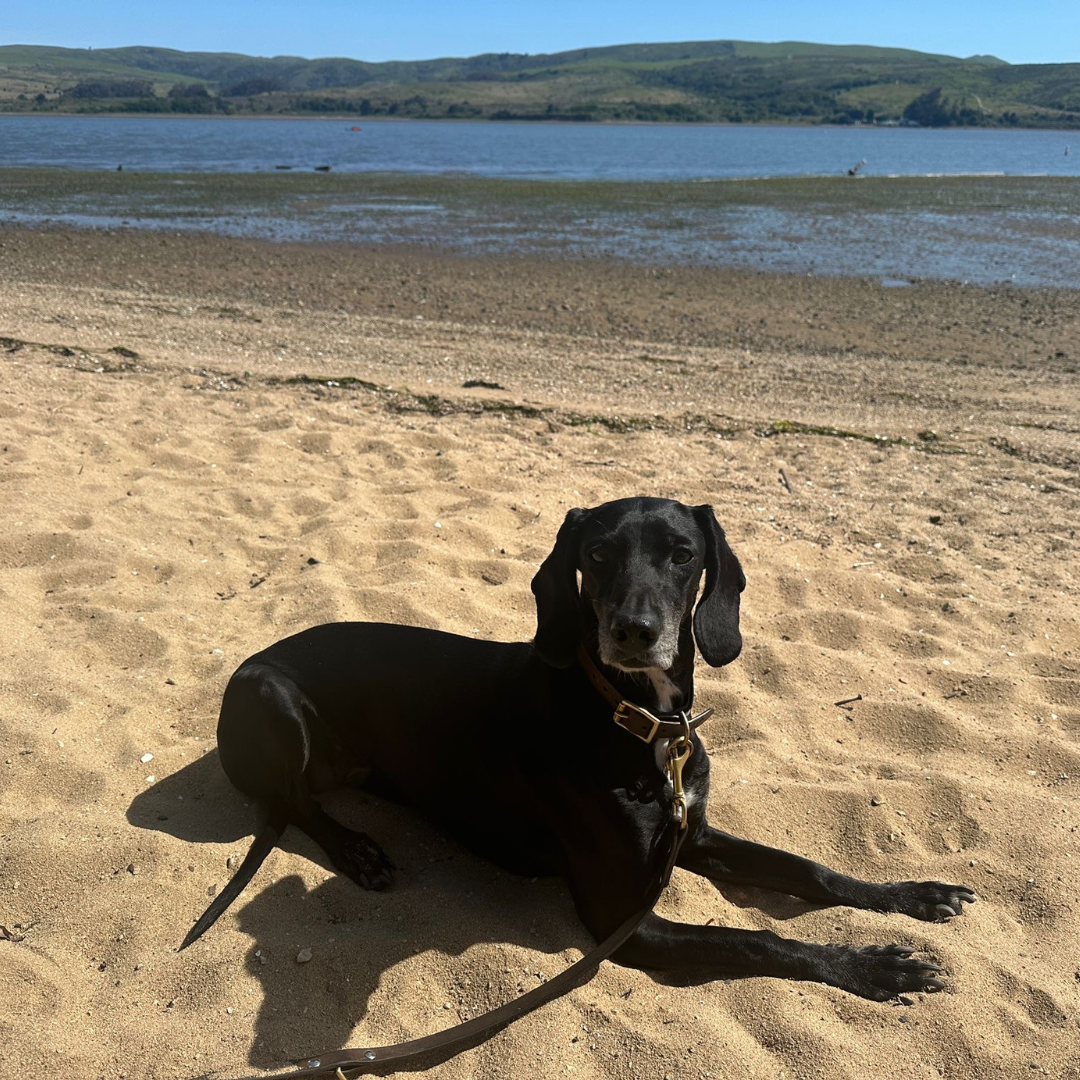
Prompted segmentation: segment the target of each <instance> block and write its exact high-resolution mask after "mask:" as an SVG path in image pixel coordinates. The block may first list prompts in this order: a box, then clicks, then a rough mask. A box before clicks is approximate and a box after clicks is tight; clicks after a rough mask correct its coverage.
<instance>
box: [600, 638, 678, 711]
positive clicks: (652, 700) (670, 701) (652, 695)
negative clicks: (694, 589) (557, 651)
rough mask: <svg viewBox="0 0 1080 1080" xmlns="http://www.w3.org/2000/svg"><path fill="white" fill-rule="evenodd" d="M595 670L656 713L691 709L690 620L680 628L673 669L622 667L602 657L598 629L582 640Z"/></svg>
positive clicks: (623, 693)
mask: <svg viewBox="0 0 1080 1080" xmlns="http://www.w3.org/2000/svg"><path fill="white" fill-rule="evenodd" d="M582 644H583V646H584V648H585V651H586V652H587V653H588V655H589V658H590V659H591V660H592V662H593V664H594V665H595V666H596V669H597V670H598V671H599V672H600V674H601V675H603V676H604V678H605V679H607V681H608V682H609V683H611V685H612V686H613V687H614V688H615V689H616V690H617V691H618V693H619V694H621V695H622V696H623V697H624V698H625V699H626V700H627V701H630V702H632V703H633V704H635V705H640V706H642V708H645V709H648V710H649V712H651V713H655V714H656V715H661V714H665V715H671V714H673V713H678V712H681V711H682V710H683V709H689V708H690V705H691V703H692V702H693V699H694V637H693V632H692V631H691V628H690V622H689V620H687V622H686V623H685V624H684V625H683V626H682V627H681V628H680V630H679V651H678V654H677V655H676V657H675V663H674V664H672V666H671V667H670V668H667V669H661V668H639V669H634V670H632V671H629V670H623V669H622V668H618V667H614V666H613V665H610V664H605V663H604V662H603V661H602V660H601V659H600V649H599V645H598V642H597V637H596V633H595V631H593V632H592V633H591V634H587V635H586V637H585V640H584V641H583V643H582Z"/></svg>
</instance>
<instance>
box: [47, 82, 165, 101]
mask: <svg viewBox="0 0 1080 1080" xmlns="http://www.w3.org/2000/svg"><path fill="white" fill-rule="evenodd" d="M153 92H154V85H153V83H150V82H147V81H146V80H145V79H107V80H106V79H97V80H93V81H89V82H80V83H76V84H75V85H74V86H73V87H71V89H70V90H65V91H64V97H72V98H77V99H82V100H85V99H86V98H139V97H149V96H150V95H151V94H153Z"/></svg>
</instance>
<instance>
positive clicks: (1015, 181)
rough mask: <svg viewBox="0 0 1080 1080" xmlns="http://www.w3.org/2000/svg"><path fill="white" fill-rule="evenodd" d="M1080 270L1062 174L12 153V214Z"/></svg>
mask: <svg viewBox="0 0 1080 1080" xmlns="http://www.w3.org/2000/svg"><path fill="white" fill-rule="evenodd" d="M3 221H8V222H12V223H18V224H41V223H47V222H53V223H62V224H66V225H71V226H75V227H81V228H115V227H130V228H139V229H183V230H199V231H209V232H216V233H221V234H224V235H230V236H244V237H255V238H263V239H268V240H274V241H285V240H300V241H321V242H326V241H331V242H346V243H368V244H395V243H398V244H416V245H427V246H438V247H444V248H448V249H451V250H455V251H462V252H470V253H476V254H483V253H491V254H514V253H520V254H542V255H549V256H552V257H562V258H565V257H571V258H614V259H623V260H629V261H635V262H643V263H687V264H699V265H715V266H731V267H741V268H750V269H758V270H768V271H781V272H790V273H811V274H823V275H858V276H870V277H877V278H882V279H889V280H890V281H897V282H906V281H910V280H911V279H913V278H939V279H954V280H960V281H966V282H972V283H977V284H984V285H988V284H999V283H1003V282H1006V283H1011V284H1015V285H1022V286H1057V287H1065V288H1080V258H1077V253H1078V252H1080V185H1077V184H1075V183H1074V182H1072V181H1071V180H1069V179H1066V178H1015V177H1014V178H1005V177H1002V178H971V179H957V178H953V179H948V180H942V179H927V178H903V179H888V178H867V179H860V180H849V179H847V178H842V179H841V178H835V179H786V180H785V179H778V180H728V181H717V182H713V183H710V184H701V183H686V182H683V183H677V182H670V183H659V184H658V183H631V182H621V183H617V182H579V181H554V182H553V181H518V180H490V179H484V178H467V177H466V178H462V177H422V176H421V177H417V176H402V175H400V174H374V173H367V174H352V175H342V174H329V175H327V174H317V173H306V174H300V173H293V172H271V173H262V174H246V175H244V174H207V173H200V174H193V173H186V174H146V173H138V172H135V171H125V172H123V173H116V172H115V171H109V172H89V171H74V170H66V169H37V170H30V169H6V170H0V222H3Z"/></svg>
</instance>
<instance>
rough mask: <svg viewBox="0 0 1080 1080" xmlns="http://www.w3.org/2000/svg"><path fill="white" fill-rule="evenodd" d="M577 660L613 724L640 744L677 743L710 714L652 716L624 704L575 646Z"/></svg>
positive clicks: (584, 649)
mask: <svg viewBox="0 0 1080 1080" xmlns="http://www.w3.org/2000/svg"><path fill="white" fill-rule="evenodd" d="M577 656H578V663H579V664H580V665H581V670H582V671H584V672H585V675H586V676H587V677H588V680H589V682H591V683H592V685H593V687H594V689H595V690H596V691H597V693H599V694H600V696H601V697H602V698H604V700H605V701H607V703H608V704H609V705H613V706H614V707H615V712H614V714H613V715H612V719H613V720H614V721H615V723H616V724H617V725H618V726H619V727H621V728H623V729H624V730H626V731H629V732H630V734H631V735H634V736H636V737H637V738H639V739H640V740H641V741H642V742H645V743H651V742H653V741H654V740H655V739H677V738H678V737H679V736H680V735H683V734H685V733H686V731H687V728H689V730H690V731H693V730H694V729H695V728H697V727H700V726H701V725H702V724H704V723H705V721H706V720H708V719H709V717H710V716H712V714H713V711H712V709H706V710H705V711H704V712H702V713H698V715H697V716H690V715H689V711H690V710H689V709H687V710H686V711H685V712H681V713H661V714H660V715H659V716H656V715H655V714H653V713H651V712H649V710H648V709H646V708H643V707H642V706H641V705H635V704H634V702H632V701H627V700H626V698H624V697H623V696H622V694H620V693H619V691H618V690H616V689H615V687H614V686H612V684H611V683H610V682H609V681H608V680H607V678H606V677H605V676H604V674H603V672H602V671H601V670H600V669H599V668H598V667H597V666H596V663H595V661H594V660H593V658H592V657H591V656H590V655H589V653H588V650H587V649H586V648H585V646H584V645H579V646H578V652H577Z"/></svg>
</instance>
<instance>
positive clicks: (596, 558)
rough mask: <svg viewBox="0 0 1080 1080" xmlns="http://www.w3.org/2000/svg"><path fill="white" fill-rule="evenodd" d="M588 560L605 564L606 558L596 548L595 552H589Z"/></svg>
mask: <svg viewBox="0 0 1080 1080" xmlns="http://www.w3.org/2000/svg"><path fill="white" fill-rule="evenodd" d="M589 558H590V559H592V561H593V562H594V563H606V562H607V556H606V555H605V554H604V553H603V552H602V551H601V550H600V549H599V548H597V550H596V551H590V552H589Z"/></svg>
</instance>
